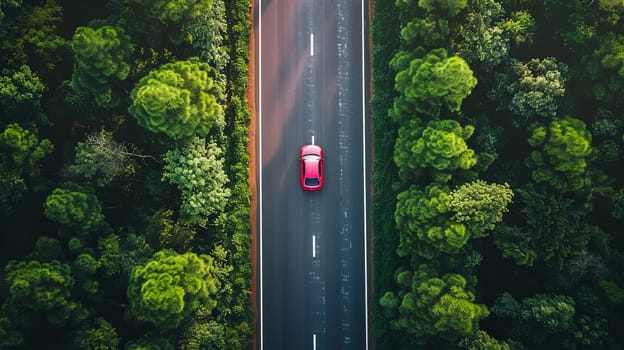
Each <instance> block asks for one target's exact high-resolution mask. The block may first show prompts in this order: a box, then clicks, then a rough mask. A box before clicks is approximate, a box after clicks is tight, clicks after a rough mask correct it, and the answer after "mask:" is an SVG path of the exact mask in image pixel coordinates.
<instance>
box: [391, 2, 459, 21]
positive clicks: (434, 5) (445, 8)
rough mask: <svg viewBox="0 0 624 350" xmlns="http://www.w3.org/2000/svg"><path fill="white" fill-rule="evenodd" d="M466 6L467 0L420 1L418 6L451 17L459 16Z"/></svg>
mask: <svg viewBox="0 0 624 350" xmlns="http://www.w3.org/2000/svg"><path fill="white" fill-rule="evenodd" d="M403 1H405V0H403ZM466 5H467V0H418V6H420V7H421V8H423V9H425V10H427V11H440V12H443V13H445V14H447V15H448V16H449V17H453V16H455V15H457V14H458V13H459V12H460V11H461V10H462V9H464V8H465V7H466Z"/></svg>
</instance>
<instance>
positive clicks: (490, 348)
mask: <svg viewBox="0 0 624 350" xmlns="http://www.w3.org/2000/svg"><path fill="white" fill-rule="evenodd" d="M458 345H459V347H460V348H462V349H468V350H509V349H510V348H509V344H507V343H506V342H505V341H499V340H496V339H495V338H493V337H492V336H491V335H489V334H487V333H486V332H484V331H482V330H478V331H476V332H474V333H473V334H472V335H470V336H468V337H464V338H462V339H461V341H460V342H459V344H458Z"/></svg>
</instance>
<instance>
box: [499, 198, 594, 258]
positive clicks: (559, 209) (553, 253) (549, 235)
mask: <svg viewBox="0 0 624 350" xmlns="http://www.w3.org/2000/svg"><path fill="white" fill-rule="evenodd" d="M517 193H519V194H520V198H521V199H522V202H523V204H524V207H523V209H522V214H523V216H524V217H525V218H526V226H525V227H509V226H506V225H503V226H502V227H501V228H500V229H499V228H496V229H495V234H494V243H495V244H496V245H497V247H498V249H499V250H501V253H502V254H503V256H506V257H511V258H514V259H515V260H516V263H518V264H520V265H529V266H530V265H532V264H533V262H534V261H535V258H536V257H537V258H539V259H540V260H542V261H545V262H547V263H549V264H551V265H553V266H555V267H557V268H561V266H562V265H563V264H564V261H565V260H567V259H569V258H571V257H573V256H576V255H578V254H580V253H581V252H582V251H583V250H584V249H585V248H586V247H587V244H588V242H589V239H590V233H591V227H590V226H588V224H587V223H586V222H585V218H584V213H583V212H582V211H581V210H580V209H579V208H578V207H575V205H574V203H573V201H572V200H570V199H568V198H565V197H563V196H561V195H558V194H552V193H548V192H535V191H534V190H533V189H527V190H524V189H522V190H518V191H517Z"/></svg>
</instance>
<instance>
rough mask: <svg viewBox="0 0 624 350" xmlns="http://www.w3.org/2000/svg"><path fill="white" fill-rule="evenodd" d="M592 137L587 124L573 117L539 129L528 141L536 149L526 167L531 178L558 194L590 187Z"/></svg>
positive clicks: (528, 159)
mask: <svg viewBox="0 0 624 350" xmlns="http://www.w3.org/2000/svg"><path fill="white" fill-rule="evenodd" d="M591 140H592V135H591V133H590V132H589V130H587V128H586V127H585V122H583V121H582V120H580V119H575V118H572V117H565V118H563V119H555V120H553V121H552V122H551V123H550V125H549V126H548V127H545V126H537V127H535V128H534V129H533V133H532V135H531V137H530V138H529V140H528V142H529V144H530V145H531V146H532V147H533V148H534V151H533V152H532V153H531V156H530V157H529V158H527V159H526V164H527V166H528V167H529V168H530V169H533V173H532V175H531V177H532V178H533V181H535V182H537V183H542V182H545V183H547V184H549V185H551V186H553V187H554V188H555V189H557V190H558V191H563V192H565V191H576V190H580V189H582V188H584V187H586V186H588V185H589V175H588V174H587V171H586V169H587V165H588V161H589V160H590V156H591V155H592V152H593V151H592V148H591Z"/></svg>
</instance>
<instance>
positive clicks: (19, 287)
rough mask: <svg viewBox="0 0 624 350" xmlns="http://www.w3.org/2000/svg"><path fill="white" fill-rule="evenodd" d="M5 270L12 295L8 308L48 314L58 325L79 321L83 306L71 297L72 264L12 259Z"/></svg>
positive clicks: (72, 282)
mask: <svg viewBox="0 0 624 350" xmlns="http://www.w3.org/2000/svg"><path fill="white" fill-rule="evenodd" d="M4 270H5V272H6V274H7V275H6V276H7V277H6V278H7V282H8V287H9V292H10V293H9V297H8V299H7V304H6V305H10V306H11V307H18V308H26V309H29V310H36V311H45V312H46V316H47V319H48V321H49V322H50V323H52V324H55V325H59V326H62V325H64V324H66V323H67V322H68V321H69V320H70V319H71V320H72V321H77V322H79V320H80V318H75V317H77V316H79V315H80V314H81V310H80V308H81V307H80V305H78V304H76V303H75V302H74V301H72V300H71V298H70V295H71V288H72V287H73V285H74V279H73V278H72V275H71V268H70V266H69V265H67V264H63V263H60V262H58V261H56V260H54V261H52V262H49V263H41V262H38V261H34V260H33V261H28V262H26V261H14V260H13V261H10V262H9V263H8V264H7V266H6V267H5V269H4ZM79 317H80V316H79ZM72 318H73V319H72Z"/></svg>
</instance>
